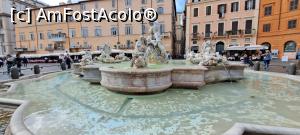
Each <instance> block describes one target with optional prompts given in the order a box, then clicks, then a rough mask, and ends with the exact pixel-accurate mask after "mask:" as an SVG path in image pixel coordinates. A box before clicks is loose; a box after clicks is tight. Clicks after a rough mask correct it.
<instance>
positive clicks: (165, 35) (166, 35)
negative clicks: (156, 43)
mask: <svg viewBox="0 0 300 135" xmlns="http://www.w3.org/2000/svg"><path fill="white" fill-rule="evenodd" d="M161 37H162V38H169V37H171V33H170V32H163V33H161Z"/></svg>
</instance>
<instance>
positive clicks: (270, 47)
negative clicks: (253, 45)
mask: <svg viewBox="0 0 300 135" xmlns="http://www.w3.org/2000/svg"><path fill="white" fill-rule="evenodd" d="M261 45H264V46H267V47H268V50H270V51H271V50H272V45H271V44H270V43H269V42H264V43H262V44H261Z"/></svg>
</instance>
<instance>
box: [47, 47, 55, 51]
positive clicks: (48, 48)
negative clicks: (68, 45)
mask: <svg viewBox="0 0 300 135" xmlns="http://www.w3.org/2000/svg"><path fill="white" fill-rule="evenodd" d="M45 50H46V51H50V52H52V51H54V48H53V47H47V48H45Z"/></svg>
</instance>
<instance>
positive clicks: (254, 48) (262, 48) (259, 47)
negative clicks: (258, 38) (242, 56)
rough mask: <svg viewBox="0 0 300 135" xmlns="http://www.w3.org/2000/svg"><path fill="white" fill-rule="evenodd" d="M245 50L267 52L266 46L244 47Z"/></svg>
mask: <svg viewBox="0 0 300 135" xmlns="http://www.w3.org/2000/svg"><path fill="white" fill-rule="evenodd" d="M245 48H246V50H268V49H269V47H268V46H264V45H250V46H246V47H245Z"/></svg>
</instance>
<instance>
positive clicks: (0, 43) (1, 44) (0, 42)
mask: <svg viewBox="0 0 300 135" xmlns="http://www.w3.org/2000/svg"><path fill="white" fill-rule="evenodd" d="M0 46H1V55H4V50H3V49H4V48H3V42H2V39H1V41H0Z"/></svg>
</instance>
